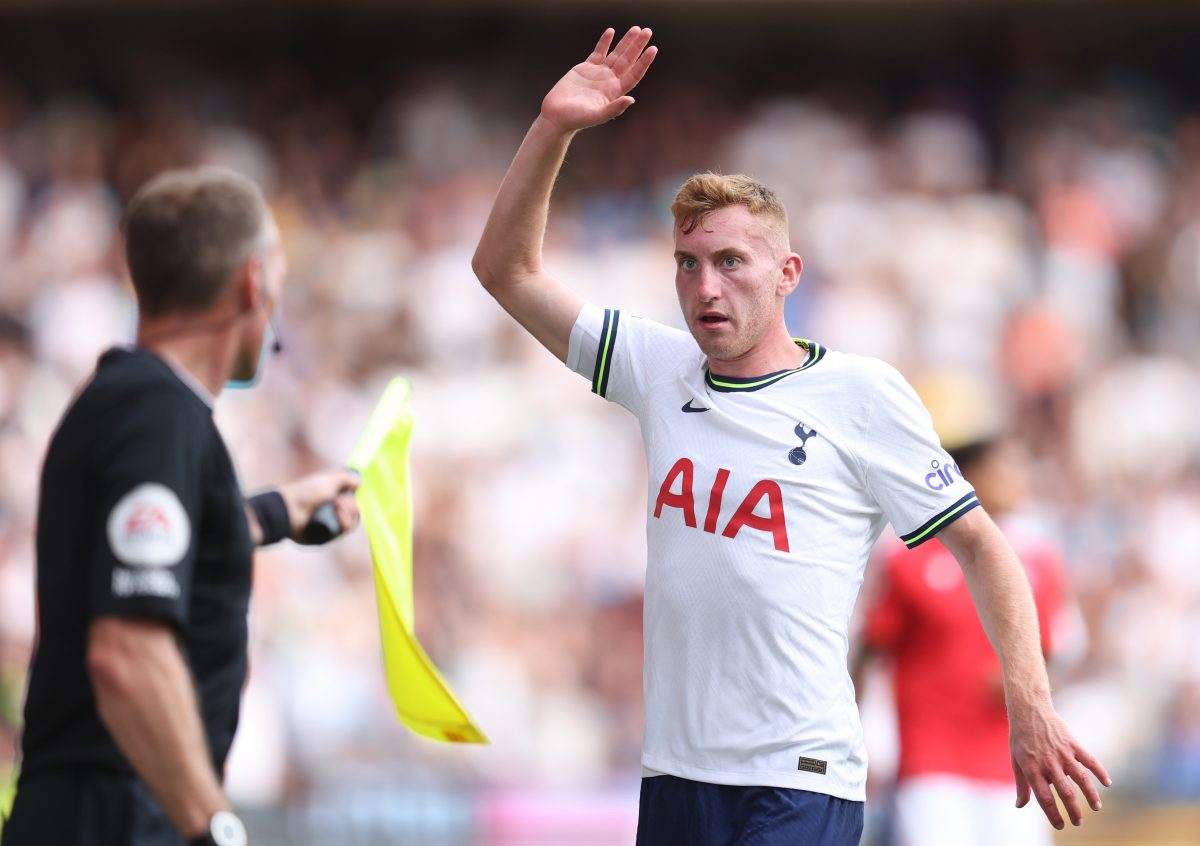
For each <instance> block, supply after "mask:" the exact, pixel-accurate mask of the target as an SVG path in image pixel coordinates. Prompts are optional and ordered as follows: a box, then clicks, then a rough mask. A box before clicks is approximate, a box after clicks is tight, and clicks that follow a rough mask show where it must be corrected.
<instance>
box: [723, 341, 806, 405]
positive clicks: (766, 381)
mask: <svg viewBox="0 0 1200 846" xmlns="http://www.w3.org/2000/svg"><path fill="white" fill-rule="evenodd" d="M792 340H793V341H795V342H796V346H798V347H800V349H802V350H804V351H805V352H807V353H808V358H807V359H805V360H804V363H803V364H801V365H800V366H799V367H794V368H792V369H791V370H778V371H776V372H775V373H768V374H767V375H766V376H751V377H748V378H747V377H739V376H717V375H715V374H714V373H713V372H712V371H711V370H707V371H706V372H705V374H704V381H705V383H706V384H707V385H708V386H709V387H710V388H712V389H713V390H714V391H725V392H728V391H758V390H761V389H763V388H765V387H767V386H768V385H774V384H775V383H776V382H778V381H779V380H781V379H786V378H787V377H788V376H791V375H792V374H793V373H799V372H800V371H801V370H808V368H810V367H812V366H814V365H816V364H817V363H818V362H820V361H821V360H822V359H823V358H825V354H826V353H827V352H829V349H828V348H827V347H823V346H821V345H820V344H818V343H817V342H816V341H809V340H807V339H806V338H792Z"/></svg>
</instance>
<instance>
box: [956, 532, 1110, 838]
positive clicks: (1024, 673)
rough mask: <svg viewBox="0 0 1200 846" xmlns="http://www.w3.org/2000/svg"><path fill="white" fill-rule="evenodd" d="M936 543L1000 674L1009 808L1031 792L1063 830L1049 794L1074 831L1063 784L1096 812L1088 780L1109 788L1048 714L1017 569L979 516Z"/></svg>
mask: <svg viewBox="0 0 1200 846" xmlns="http://www.w3.org/2000/svg"><path fill="white" fill-rule="evenodd" d="M937 537H938V540H940V541H941V542H942V543H943V544H944V545H945V546H946V548H947V549H949V550H950V552H952V553H953V554H954V557H955V558H956V559H958V563H959V565H960V566H961V567H962V570H963V576H964V578H965V580H966V583H967V587H968V588H969V589H970V591H971V598H972V599H973V600H974V602H975V608H976V610H977V611H978V613H979V619H980V622H981V623H983V628H984V631H986V632H987V636H988V639H989V640H990V641H991V642H992V648H993V649H995V650H996V655H997V656H998V657H999V658H1000V665H1001V667H1002V668H1003V671H1004V697H1005V702H1006V704H1007V706H1008V721H1009V736H1010V745H1011V747H1012V756H1013V775H1014V777H1015V778H1016V783H1017V805H1018V807H1020V806H1023V805H1025V803H1026V802H1028V801H1029V796H1030V793H1031V792H1032V793H1033V795H1034V797H1035V798H1036V799H1037V801H1038V804H1039V805H1041V807H1042V811H1043V812H1044V813H1045V814H1046V817H1047V818H1048V819H1049V820H1050V822H1051V823H1052V824H1053V825H1054V827H1055V828H1059V829H1061V828H1062V827H1063V825H1064V823H1063V818H1062V814H1061V813H1060V812H1059V810H1058V805H1057V803H1056V802H1055V801H1054V791H1052V790H1051V787H1053V788H1054V790H1055V791H1057V792H1058V795H1059V798H1061V799H1062V802H1063V805H1064V806H1066V808H1067V813H1068V814H1069V815H1070V818H1071V822H1072V823H1074V824H1075V825H1079V823H1080V822H1081V820H1082V818H1083V807H1082V804H1081V803H1080V801H1079V795H1078V793H1077V791H1076V789H1075V788H1074V787H1073V786H1072V784H1071V782H1075V784H1077V785H1078V787H1079V791H1081V792H1082V793H1083V795H1084V796H1085V797H1086V799H1087V801H1088V804H1089V805H1090V806H1091V807H1092V809H1093V810H1097V811H1098V810H1100V795H1099V792H1098V791H1097V790H1096V785H1095V784H1094V783H1093V782H1092V778H1091V774H1090V773H1094V774H1095V775H1096V777H1098V778H1099V779H1100V780H1101V782H1103V783H1104V784H1105V785H1106V786H1107V785H1110V784H1111V783H1112V781H1111V779H1109V777H1108V773H1107V772H1106V771H1105V769H1104V766H1103V764H1101V763H1100V762H1099V761H1098V760H1097V759H1096V758H1095V756H1093V755H1092V754H1091V753H1090V752H1088V751H1087V750H1086V749H1084V748H1083V746H1081V745H1080V744H1079V742H1078V741H1077V740H1076V739H1075V738H1074V737H1073V736H1072V734H1071V731H1070V729H1068V728H1067V725H1066V723H1064V722H1063V721H1062V719H1061V718H1060V717H1059V716H1058V714H1057V713H1056V712H1055V710H1054V705H1053V703H1052V702H1051V698H1050V681H1049V679H1048V677H1047V675H1046V662H1045V658H1044V656H1043V654H1042V643H1041V638H1040V636H1039V629H1038V619H1037V607H1036V605H1035V604H1034V599H1033V591H1032V590H1030V587H1029V580H1028V578H1027V577H1026V575H1025V569H1024V568H1023V567H1022V566H1021V562H1020V560H1018V558H1017V555H1016V553H1015V552H1013V549H1012V547H1011V546H1009V544H1008V541H1007V540H1005V538H1004V535H1003V534H1002V533H1001V532H1000V529H999V528H997V526H996V524H995V523H994V522H992V518H991V517H989V516H988V515H987V514H986V513H985V512H984V510H983V509H982V508H976V509H973V510H971V511H968V512H967V513H966V514H964V515H963V516H962V517H960V518H958V519H957V520H955V521H954V522H953V523H951V524H950V525H949V526H947V527H946V528H944V529H942V530H941V532H939V533H938V536H937ZM1089 771H1090V773H1089Z"/></svg>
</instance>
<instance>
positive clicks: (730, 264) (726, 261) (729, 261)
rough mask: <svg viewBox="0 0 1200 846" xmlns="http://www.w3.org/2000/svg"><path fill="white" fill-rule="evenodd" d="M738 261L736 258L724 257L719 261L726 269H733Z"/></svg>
mask: <svg viewBox="0 0 1200 846" xmlns="http://www.w3.org/2000/svg"><path fill="white" fill-rule="evenodd" d="M739 261H740V260H739V259H738V258H737V257H736V256H725V258H723V259H721V265H722V266H723V267H726V268H734V267H737V266H738V264H739Z"/></svg>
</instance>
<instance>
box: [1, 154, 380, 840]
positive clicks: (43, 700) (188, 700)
mask: <svg viewBox="0 0 1200 846" xmlns="http://www.w3.org/2000/svg"><path fill="white" fill-rule="evenodd" d="M124 232H125V239H126V255H127V259H128V264H129V269H130V275H131V277H132V279H133V285H134V288H135V290H136V293H137V301H138V309H139V315H140V317H139V324H138V334H137V346H136V347H135V348H134V349H114V350H110V351H108V352H107V353H105V354H104V355H103V356H102V357H101V358H100V360H99V362H98V363H97V366H96V371H95V373H94V375H93V376H92V378H91V380H90V382H89V383H88V384H87V386H86V387H85V389H84V390H83V391H82V393H81V394H80V395H79V396H78V398H77V399H76V400H75V402H74V403H73V404H72V405H71V407H70V408H69V409H68V411H67V413H66V415H65V416H64V417H63V419H62V421H61V422H60V424H59V427H58V430H57V431H56V433H55V435H54V438H53V441H52V442H51V444H50V449H49V452H48V454H47V456H46V462H45V466H44V469H43V475H42V485H41V499H40V502H39V504H38V531H37V598H38V625H39V634H38V643H37V648H36V652H35V654H34V658H33V666H32V669H31V674H30V681H29V691H28V697H27V699H26V703H25V729H24V735H23V738H22V752H23V763H22V772H21V778H20V782H19V785H18V790H17V796H16V801H15V804H14V806H13V810H12V818H11V819H10V820H9V822H8V824H7V825H6V826H5V827H4V832H3V837H4V845H5V846H34V844H37V845H38V846H44V844H55V846H75V845H76V844H79V846H83V844H89V846H90V845H91V844H96V846H100V844H103V846H135V845H136V846H181V844H185V843H186V844H217V846H240V844H245V843H246V832H245V828H244V827H243V826H242V824H241V822H240V821H239V820H238V819H237V817H236V816H234V815H233V814H232V813H231V811H230V805H229V802H228V800H227V799H226V798H225V795H224V793H223V791H222V789H221V774H222V771H223V767H224V765H225V758H226V756H227V754H228V752H229V748H230V745H231V744H232V742H233V736H234V731H235V729H236V727H237V722H238V709H239V701H240V697H241V691H242V687H243V685H244V683H245V681H246V666H247V658H246V647H247V626H246V613H247V609H248V605H249V599H250V583H251V572H252V553H253V548H254V546H255V545H262V544H267V543H272V542H275V541H278V540H281V539H283V538H284V537H293V538H295V539H302V538H304V537H305V534H304V527H305V526H306V524H308V522H309V520H310V518H311V517H312V515H313V513H314V512H315V510H316V509H317V508H318V507H319V506H320V505H321V504H322V503H324V502H327V501H329V500H334V501H335V505H336V511H337V519H338V523H339V524H340V528H342V529H347V528H350V527H352V526H353V525H354V524H355V523H356V522H357V519H358V514H357V510H356V508H355V505H354V501H353V497H352V496H349V495H343V494H347V493H348V492H350V491H352V490H353V489H354V487H356V485H357V478H356V477H355V476H354V474H352V473H350V472H349V471H340V470H335V471H328V472H324V473H318V474H315V475H312V476H308V477H305V478H303V479H300V480H298V481H295V482H292V483H290V484H287V485H283V486H281V487H280V488H278V489H276V490H271V491H268V492H266V493H263V494H260V495H258V496H255V497H251V498H249V499H246V498H244V497H243V494H242V492H241V490H240V488H239V485H238V480H237V476H236V473H235V470H234V467H233V464H232V462H231V460H230V456H229V453H228V451H227V449H226V447H225V444H224V442H223V441H222V438H221V435H220V433H219V432H218V431H217V429H216V426H215V425H214V423H213V402H214V400H215V398H216V397H217V395H218V394H219V393H220V392H221V389H222V387H223V386H224V385H225V384H226V382H227V381H228V380H231V379H232V380H249V379H253V377H255V375H256V373H257V370H258V368H259V363H260V356H261V352H262V350H263V347H264V336H265V333H266V329H267V326H268V323H269V322H270V319H271V313H272V310H273V308H274V306H275V304H276V303H277V302H278V300H279V297H280V294H281V292H282V289H283V284H284V275H285V269H286V268H285V265H286V262H285V259H284V255H283V250H282V248H281V246H280V240H279V231H278V228H277V226H276V224H275V221H274V219H273V218H272V215H271V213H270V211H269V209H268V207H267V205H266V202H265V201H264V199H263V197H262V194H261V193H260V192H259V190H258V188H257V187H256V186H255V185H254V184H253V183H252V182H250V181H249V180H247V179H245V178H243V177H241V176H239V175H237V174H235V173H232V172H229V171H225V170H220V169H212V168H205V169H199V170H189V171H175V172H170V173H166V174H164V175H162V176H159V177H158V178H156V179H154V180H153V181H152V182H150V183H149V184H147V185H146V186H145V187H144V188H142V190H141V191H139V192H138V194H137V195H136V196H135V197H134V198H133V200H132V201H131V203H130V205H129V208H128V210H127V212H126V216H125V220H124Z"/></svg>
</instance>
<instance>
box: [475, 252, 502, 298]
mask: <svg viewBox="0 0 1200 846" xmlns="http://www.w3.org/2000/svg"><path fill="white" fill-rule="evenodd" d="M471 270H472V271H473V272H474V273H475V278H476V279H478V280H479V284H481V285H482V286H483V287H484V289H485V290H488V291H491V290H492V289H493V288H494V287H495V286H496V280H497V273H496V272H495V270H494V269H493V266H492V262H491V261H489V260H488V256H487V254H486V253H485V251H484V249H483V245H482V244H481V245H480V246H479V248H478V249H476V250H475V255H473V256H471Z"/></svg>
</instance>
